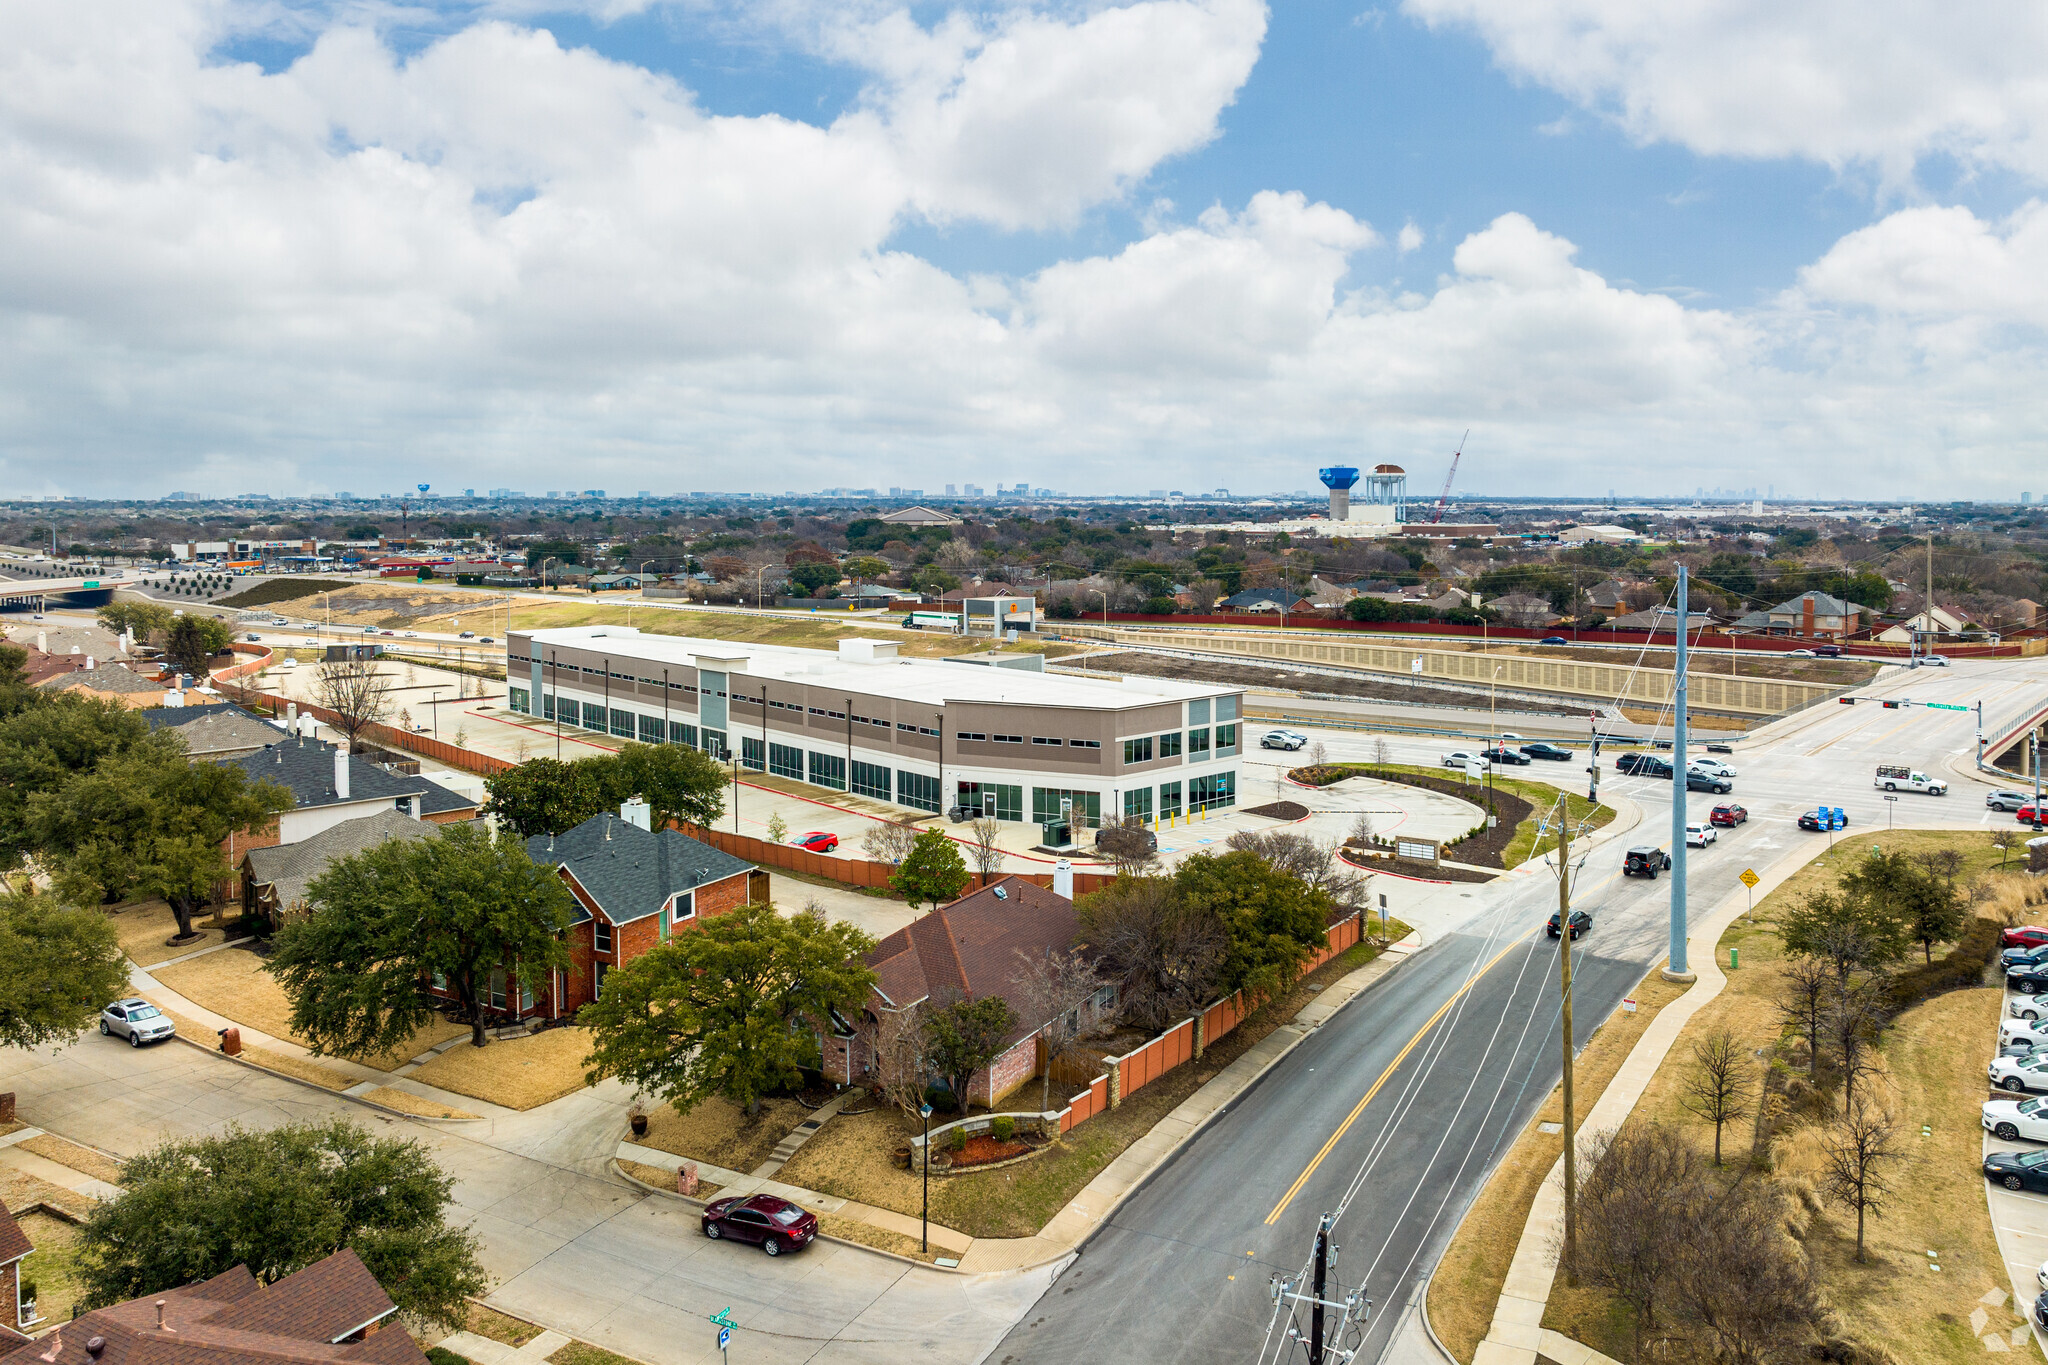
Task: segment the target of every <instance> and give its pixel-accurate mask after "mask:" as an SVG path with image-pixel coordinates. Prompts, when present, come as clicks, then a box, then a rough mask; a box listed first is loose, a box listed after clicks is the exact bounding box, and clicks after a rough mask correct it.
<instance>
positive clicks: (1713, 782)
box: [1685, 768, 1735, 796]
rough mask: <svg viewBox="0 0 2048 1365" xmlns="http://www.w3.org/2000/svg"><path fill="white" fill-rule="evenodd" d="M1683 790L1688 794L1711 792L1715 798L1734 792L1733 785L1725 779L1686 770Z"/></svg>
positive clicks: (1694, 770)
mask: <svg viewBox="0 0 2048 1365" xmlns="http://www.w3.org/2000/svg"><path fill="white" fill-rule="evenodd" d="M1685 789H1686V790H1687V791H1689V792H1713V793H1714V794H1715V795H1717V796H1726V795H1727V794H1728V793H1729V792H1732V791H1734V790H1735V784H1734V783H1733V782H1730V781H1729V780H1728V779H1727V778H1725V777H1717V776H1715V775H1714V774H1713V773H1703V772H1700V771H1698V770H1697V769H1693V768H1687V769H1686V770H1685Z"/></svg>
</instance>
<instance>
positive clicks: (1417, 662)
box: [1408, 654, 1422, 678]
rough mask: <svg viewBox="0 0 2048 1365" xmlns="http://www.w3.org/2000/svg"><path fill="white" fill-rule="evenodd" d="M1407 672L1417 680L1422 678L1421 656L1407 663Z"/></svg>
mask: <svg viewBox="0 0 2048 1365" xmlns="http://www.w3.org/2000/svg"><path fill="white" fill-rule="evenodd" d="M1408 671H1409V672H1410V673H1413V674H1414V675H1415V676H1416V677H1418V678H1419V677H1421V676H1422V656H1421V655H1420V654H1418V655H1416V656H1415V657H1414V659H1412V660H1410V661H1409V664H1408Z"/></svg>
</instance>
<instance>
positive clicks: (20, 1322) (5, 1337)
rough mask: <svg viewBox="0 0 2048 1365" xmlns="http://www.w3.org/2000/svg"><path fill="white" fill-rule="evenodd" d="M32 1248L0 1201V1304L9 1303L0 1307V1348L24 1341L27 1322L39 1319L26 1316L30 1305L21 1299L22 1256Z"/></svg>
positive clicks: (3, 1348) (18, 1225) (28, 1323)
mask: <svg viewBox="0 0 2048 1365" xmlns="http://www.w3.org/2000/svg"><path fill="white" fill-rule="evenodd" d="M34 1250H35V1247H34V1245H32V1244H31V1243H30V1242H29V1240H28V1234H27V1233H25V1232H23V1231H22V1230H21V1224H19V1223H17V1222H15V1221H14V1215H13V1214H11V1213H9V1212H8V1211H7V1209H6V1207H5V1206H4V1205H0V1305H6V1304H12V1305H13V1308H12V1309H0V1311H5V1312H6V1314H7V1317H6V1320H5V1321H4V1322H0V1350H6V1349H7V1348H8V1346H9V1345H19V1344H20V1343H21V1342H24V1341H27V1340H28V1339H29V1337H28V1328H29V1325H30V1324H31V1323H32V1322H38V1321H40V1320H41V1319H39V1318H33V1317H31V1316H30V1309H31V1308H32V1305H30V1304H26V1303H23V1302H22V1298H21V1262H22V1258H23V1257H25V1256H27V1255H28V1254H29V1253H30V1252H31V1251H34Z"/></svg>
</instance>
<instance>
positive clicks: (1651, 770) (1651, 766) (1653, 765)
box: [1614, 753, 1671, 777]
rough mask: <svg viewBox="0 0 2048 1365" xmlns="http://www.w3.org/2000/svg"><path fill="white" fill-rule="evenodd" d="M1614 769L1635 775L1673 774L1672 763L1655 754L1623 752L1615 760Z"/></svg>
mask: <svg viewBox="0 0 2048 1365" xmlns="http://www.w3.org/2000/svg"><path fill="white" fill-rule="evenodd" d="M1614 770H1615V771H1616V772H1618V773H1627V774H1629V775H1631V776H1634V777H1669V776H1671V765H1670V764H1669V763H1666V762H1665V761H1664V760H1663V759H1661V758H1659V757H1657V756H1656V755H1655V754H1633V753H1631V754H1623V755H1622V756H1621V757H1620V758H1617V759H1615V760H1614Z"/></svg>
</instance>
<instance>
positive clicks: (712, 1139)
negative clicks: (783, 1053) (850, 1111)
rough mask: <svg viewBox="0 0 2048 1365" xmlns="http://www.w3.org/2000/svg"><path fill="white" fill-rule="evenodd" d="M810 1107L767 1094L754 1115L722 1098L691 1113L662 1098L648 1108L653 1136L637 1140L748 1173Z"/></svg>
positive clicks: (707, 1103)
mask: <svg viewBox="0 0 2048 1365" xmlns="http://www.w3.org/2000/svg"><path fill="white" fill-rule="evenodd" d="M808 1112H809V1111H807V1110H806V1109H805V1108H804V1107H803V1106H802V1105H800V1104H798V1103H797V1102H796V1101H795V1100H785V1099H771V1100H762V1101H761V1112H760V1113H759V1114H756V1115H755V1116H754V1117H753V1118H751V1119H749V1118H748V1117H747V1115H746V1111H744V1110H743V1109H741V1108H740V1107H739V1106H738V1105H736V1104H732V1103H730V1102H728V1101H726V1100H721V1099H709V1100H706V1101H704V1102H703V1103H702V1104H700V1105H698V1106H697V1107H696V1108H694V1109H692V1110H691V1111H690V1112H689V1113H687V1114H678V1113H677V1112H676V1111H675V1110H674V1108H672V1107H671V1106H669V1105H666V1104H656V1105H653V1106H650V1107H649V1109H648V1113H647V1136H646V1137H642V1138H634V1139H633V1141H635V1142H638V1143H639V1144H640V1145H641V1146H643V1147H654V1148H658V1149H659V1150H661V1151H664V1152H673V1153H674V1154H675V1155H677V1156H686V1157H690V1158H691V1159H693V1160H696V1161H708V1162H710V1163H711V1164H712V1165H713V1166H723V1167H725V1168H726V1169H727V1170H728V1171H738V1172H740V1174H742V1175H745V1174H746V1173H748V1172H749V1171H752V1170H753V1169H754V1168H755V1167H756V1166H758V1165H760V1164H761V1163H762V1162H764V1161H766V1160H767V1159H768V1154H769V1153H770V1152H772V1151H774V1150H775V1145H776V1144H777V1143H779V1142H781V1141H782V1139H783V1137H784V1136H785V1135H787V1134H788V1132H789V1130H790V1129H792V1128H794V1127H796V1126H797V1125H798V1124H799V1123H802V1122H803V1121H804V1116H805V1114H806V1113H808ZM837 1121H838V1120H836V1119H835V1120H833V1122H835V1123H836V1122H837ZM828 1126H829V1125H828ZM820 1131H823V1130H820ZM785 1169H787V1168H785ZM782 1178H786V1177H782Z"/></svg>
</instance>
